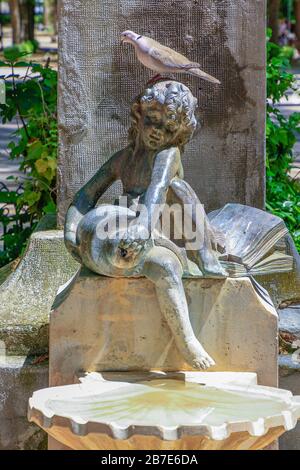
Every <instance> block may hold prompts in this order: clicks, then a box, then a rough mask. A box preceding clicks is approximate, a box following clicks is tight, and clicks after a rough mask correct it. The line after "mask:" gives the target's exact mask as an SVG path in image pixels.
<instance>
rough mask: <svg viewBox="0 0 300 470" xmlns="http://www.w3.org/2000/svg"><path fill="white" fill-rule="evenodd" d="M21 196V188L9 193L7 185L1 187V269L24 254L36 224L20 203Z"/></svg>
mask: <svg viewBox="0 0 300 470" xmlns="http://www.w3.org/2000/svg"><path fill="white" fill-rule="evenodd" d="M19 195H20V188H19V189H18V190H16V191H9V190H8V189H7V187H6V186H5V185H3V184H1V185H0V224H1V226H2V230H3V234H2V236H1V242H2V244H3V250H1V251H0V267H2V266H4V265H6V264H8V263H9V262H10V261H13V260H14V259H15V258H17V257H18V256H20V255H21V254H22V252H23V250H24V249H25V246H26V242H27V240H28V238H29V236H30V234H31V232H32V230H33V228H34V227H35V222H34V220H33V218H32V217H31V216H30V214H29V213H28V211H27V210H26V209H27V208H26V206H24V205H21V204H20V203H19Z"/></svg>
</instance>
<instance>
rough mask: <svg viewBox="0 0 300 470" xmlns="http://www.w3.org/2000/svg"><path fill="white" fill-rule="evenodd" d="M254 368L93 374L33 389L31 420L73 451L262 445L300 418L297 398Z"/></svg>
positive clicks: (253, 446) (232, 447) (257, 446)
mask: <svg viewBox="0 0 300 470" xmlns="http://www.w3.org/2000/svg"><path fill="white" fill-rule="evenodd" d="M253 376H254V377H255V374H243V373H241V374H239V373H235V374H231V373H218V372H208V373H201V372H199V373H174V374H172V373H154V374H151V373H150V374H143V375H134V374H130V373H127V374H126V373H122V374H116V373H115V374H113V373H112V374H99V373H91V374H88V375H87V376H86V377H85V378H83V379H81V383H80V384H75V385H66V386H61V387H52V388H47V389H43V390H39V391H37V392H35V393H34V394H33V396H32V398H31V399H30V400H29V420H30V421H32V422H35V423H36V424H37V425H38V426H40V427H41V428H43V429H44V430H45V431H46V432H47V433H48V434H49V435H51V436H52V437H54V438H55V439H56V440H58V441H59V442H61V443H63V444H65V445H67V446H68V447H70V448H71V449H76V450H78V449H79V450H88V449H93V450H113V449H117V450H131V449H144V450H152V449H153V450H160V449H161V450H183V449H191V450H196V449H199V450H201V449H203V450H204V449H209V450H213V449H215V450H217V449H220V450H221V449H224V450H225V449H236V450H238V449H240V450H242V449H243V450H246V449H248V450H249V449H253V450H254V449H262V448H264V447H266V446H267V445H269V444H270V443H271V442H273V441H274V440H275V439H277V438H278V437H279V436H280V435H281V434H283V433H284V432H285V431H287V430H290V429H293V428H294V427H295V426H296V423H297V420H298V419H299V418H300V397H294V396H293V395H292V393H291V392H289V391H287V390H282V389H277V388H272V387H265V386H260V385H257V384H256V383H255V378H253Z"/></svg>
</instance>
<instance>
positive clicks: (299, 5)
mask: <svg viewBox="0 0 300 470" xmlns="http://www.w3.org/2000/svg"><path fill="white" fill-rule="evenodd" d="M294 13H295V19H296V23H295V33H296V36H297V39H298V41H300V1H299V0H295V2H294Z"/></svg>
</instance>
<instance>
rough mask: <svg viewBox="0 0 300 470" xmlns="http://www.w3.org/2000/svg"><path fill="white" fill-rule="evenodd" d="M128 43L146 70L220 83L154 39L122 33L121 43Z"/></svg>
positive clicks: (128, 32) (195, 64)
mask: <svg viewBox="0 0 300 470" xmlns="http://www.w3.org/2000/svg"><path fill="white" fill-rule="evenodd" d="M124 42H129V43H130V44H132V45H133V46H134V48H135V52H136V55H137V58H138V59H139V61H140V62H141V63H142V64H143V65H145V67H148V69H151V70H154V71H155V72H158V73H159V74H161V73H166V72H167V73H168V72H169V73H187V74H189V75H194V76H195V77H199V78H203V79H204V80H207V81H209V82H212V83H216V84H220V83H221V82H220V81H219V80H217V79H216V78H214V77H212V76H211V75H209V74H208V73H205V72H203V71H202V70H201V69H200V65H199V64H197V63H196V62H190V61H189V59H187V58H186V57H184V55H182V54H179V52H176V51H174V50H173V49H171V48H170V47H166V46H163V45H162V44H160V43H159V42H157V41H154V39H151V38H148V37H146V36H141V35H139V34H136V33H134V32H133V31H129V30H128V31H124V32H123V33H122V34H121V43H122V44H123V43H124Z"/></svg>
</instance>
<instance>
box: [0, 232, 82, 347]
mask: <svg viewBox="0 0 300 470" xmlns="http://www.w3.org/2000/svg"><path fill="white" fill-rule="evenodd" d="M76 269H78V264H77V263H76V262H75V261H74V260H73V258H72V257H71V256H70V255H69V253H68V252H67V250H66V248H65V246H64V241H63V233H62V231H59V230H47V231H42V232H39V231H38V232H35V233H34V234H33V235H32V236H31V238H30V241H29V245H28V248H27V251H26V253H25V255H24V257H23V259H22V260H21V261H20V263H19V264H18V265H17V267H16V268H15V270H14V271H13V272H12V273H11V274H10V275H9V276H8V277H7V278H6V280H5V281H4V282H3V283H2V284H1V286H0V340H2V341H4V342H5V347H6V353H7V354H9V355H23V354H24V355H25V354H30V355H34V354H43V353H45V352H47V351H48V323H49V312H50V309H51V305H52V302H53V299H54V297H55V294H56V291H57V288H58V286H59V285H60V284H62V283H64V282H66V281H67V280H68V279H69V278H70V277H71V276H72V274H73V273H74V272H76Z"/></svg>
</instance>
